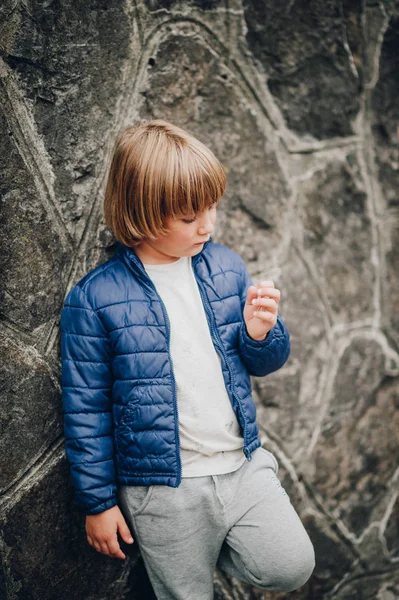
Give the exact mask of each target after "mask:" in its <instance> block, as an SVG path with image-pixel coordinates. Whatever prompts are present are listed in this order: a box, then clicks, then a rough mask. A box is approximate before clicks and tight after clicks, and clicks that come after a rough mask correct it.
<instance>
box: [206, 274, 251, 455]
mask: <svg viewBox="0 0 399 600" xmlns="http://www.w3.org/2000/svg"><path fill="white" fill-rule="evenodd" d="M194 274H195V278H196V280H197V283H198V289H199V292H200V295H201V298H202V302H203V304H204V306H205V310H206V312H207V313H208V315H209V318H208V321H209V323H210V326H211V333H213V336H212V339H213V342H214V345H215V346H216V348H218V349H219V354H220V353H221V354H222V357H223V359H224V362H225V364H226V366H227V369H228V371H229V375H230V385H231V392H232V394H233V397H234V398H235V399H236V401H237V404H238V408H239V409H240V413H241V417H242V421H243V423H244V448H243V452H244V454H245V457H246V459H247V460H248V461H249V462H250V461H251V460H252V456H251V453H250V451H249V450H248V448H247V447H246V446H245V442H246V439H247V421H246V419H245V415H244V411H243V409H242V403H241V400H240V398H239V397H238V395H237V394H236V392H235V387H234V379H233V373H232V371H231V368H230V364H229V362H228V358H227V354H226V351H225V349H224V347H223V342H222V340H221V339H220V336H219V333H218V331H217V328H216V325H215V324H214V318H213V312H212V307H211V305H210V303H209V300H208V298H207V296H206V294H205V293H204V291H203V289H202V284H201V282H200V280H199V278H198V277H197V274H196V273H195V270H194Z"/></svg>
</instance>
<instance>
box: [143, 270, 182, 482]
mask: <svg viewBox="0 0 399 600" xmlns="http://www.w3.org/2000/svg"><path fill="white" fill-rule="evenodd" d="M144 275H145V277H146V281H145V282H146V283H147V284H148V285H149V286H150V287H151V289H152V290H154V292H155V294H156V296H157V298H158V300H159V302H160V305H161V308H162V312H163V316H164V319H165V323H166V332H167V341H168V357H169V361H170V372H171V375H172V385H173V405H174V409H175V414H176V418H175V440H176V456H177V464H178V466H179V473H178V477H177V486H179V485H180V483H181V479H182V465H181V456H180V435H179V410H178V407H177V394H176V380H175V374H174V370H173V360H172V355H171V353H170V321H169V317H168V313H167V311H166V307H165V304H164V302H163V300H162V298H161V296H160V295H159V294H158V291H157V288H156V287H155V285H154V283H153V281H152V279H151V278H150V277H148V275H147V273H145V274H144ZM147 279H148V282H147Z"/></svg>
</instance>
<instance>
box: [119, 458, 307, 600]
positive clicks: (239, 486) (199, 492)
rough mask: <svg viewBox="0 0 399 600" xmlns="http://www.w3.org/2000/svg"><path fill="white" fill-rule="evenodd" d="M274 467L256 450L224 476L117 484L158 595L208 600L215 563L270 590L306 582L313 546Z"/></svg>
mask: <svg viewBox="0 0 399 600" xmlns="http://www.w3.org/2000/svg"><path fill="white" fill-rule="evenodd" d="M277 471H278V463H277V460H276V458H275V456H274V455H273V454H271V453H270V452H268V451H267V450H265V449H264V448H257V449H256V450H255V451H254V452H253V453H252V460H251V461H245V462H244V464H243V465H241V467H240V468H239V469H237V470H236V471H234V472H232V473H227V474H225V475H210V476H207V477H189V478H183V479H182V482H181V484H180V486H179V487H178V488H172V487H169V486H165V485H154V486H149V487H147V486H120V487H119V500H120V508H121V509H122V512H123V513H124V515H125V517H126V519H127V522H128V523H129V525H130V526H131V527H132V529H133V537H134V538H135V540H136V542H137V543H138V546H139V548H140V551H141V554H142V557H143V560H144V564H145V566H146V569H147V572H148V576H149V578H150V581H151V583H152V586H153V588H154V591H155V594H156V596H157V598H158V599H159V600H211V599H212V598H213V574H214V569H215V567H216V566H218V567H219V568H220V569H221V570H223V571H225V572H227V573H229V574H230V575H233V576H234V577H237V578H238V579H241V580H243V581H246V582H249V583H251V584H252V585H255V586H257V587H260V588H263V589H267V590H284V591H292V590H294V589H297V588H298V587H300V586H302V585H303V584H304V583H305V582H306V581H307V580H308V579H309V577H310V575H311V573H312V571H313V569H314V566H315V556H314V550H313V546H312V543H311V541H310V539H309V536H308V534H307V532H306V530H305V529H304V527H303V524H302V522H301V520H300V518H299V516H298V514H297V513H296V511H295V509H294V507H293V506H292V504H291V502H290V499H289V497H288V494H287V493H286V492H285V490H284V488H283V487H282V486H281V483H280V481H279V479H278V477H277ZM134 534H135V535H134Z"/></svg>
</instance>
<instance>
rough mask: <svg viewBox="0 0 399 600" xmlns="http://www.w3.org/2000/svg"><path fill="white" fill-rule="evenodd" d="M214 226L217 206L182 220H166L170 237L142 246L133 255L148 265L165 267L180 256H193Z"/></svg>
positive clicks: (148, 241)
mask: <svg viewBox="0 0 399 600" xmlns="http://www.w3.org/2000/svg"><path fill="white" fill-rule="evenodd" d="M215 222H216V204H212V205H211V206H210V207H209V208H208V209H206V210H204V211H203V212H198V213H196V214H192V215H186V216H185V217H184V218H180V219H172V218H169V219H167V221H166V225H167V227H168V229H169V233H168V234H167V235H163V236H161V237H159V238H157V239H156V240H146V241H145V242H142V243H141V244H140V245H139V246H137V247H136V248H135V251H136V254H137V255H138V256H139V258H140V259H141V261H142V262H143V263H147V264H166V263H171V262H175V261H176V260H177V259H179V258H181V257H182V256H195V255H196V254H198V253H199V252H201V250H202V248H203V246H204V243H205V242H206V241H207V240H208V239H209V238H210V236H211V234H212V231H213V228H214V225H215Z"/></svg>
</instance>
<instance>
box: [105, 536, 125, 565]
mask: <svg viewBox="0 0 399 600" xmlns="http://www.w3.org/2000/svg"><path fill="white" fill-rule="evenodd" d="M107 547H108V548H107V550H108V551H107V554H108V555H109V556H112V557H113V558H122V559H124V558H126V554H124V553H123V552H122V550H121V547H120V546H119V543H118V537H117V535H116V534H115V536H114V537H113V538H112V539H111V540H108V542H107Z"/></svg>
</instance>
